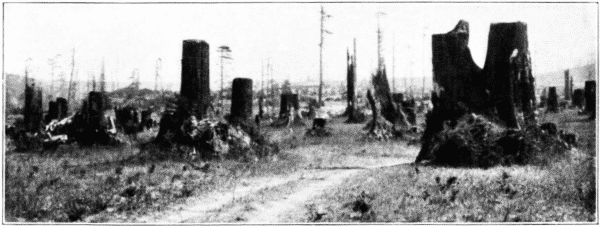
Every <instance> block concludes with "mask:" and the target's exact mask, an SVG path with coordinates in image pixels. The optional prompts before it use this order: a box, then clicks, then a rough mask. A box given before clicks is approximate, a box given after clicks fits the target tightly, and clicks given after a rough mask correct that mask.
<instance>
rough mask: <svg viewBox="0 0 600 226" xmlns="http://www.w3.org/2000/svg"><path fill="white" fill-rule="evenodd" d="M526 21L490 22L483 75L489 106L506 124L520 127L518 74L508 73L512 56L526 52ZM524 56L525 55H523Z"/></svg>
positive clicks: (510, 126) (511, 126)
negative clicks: (485, 80) (489, 99)
mask: <svg viewBox="0 0 600 226" xmlns="http://www.w3.org/2000/svg"><path fill="white" fill-rule="evenodd" d="M528 51H529V50H528V40H527V24H525V23H522V22H516V23H496V24H492V25H491V26H490V33H489V37H488V49H487V55H486V59H485V67H484V72H483V73H484V75H485V76H486V77H487V79H488V87H489V88H490V94H491V102H490V103H491V104H492V105H491V106H490V107H491V108H492V110H493V112H497V116H498V118H499V119H500V120H501V121H502V122H503V123H504V124H505V125H506V126H507V127H508V128H519V125H518V123H517V114H516V110H517V109H516V108H517V106H518V105H520V104H516V103H518V102H520V96H521V95H520V94H521V91H520V87H519V86H518V85H517V84H518V81H519V80H518V77H517V74H515V73H511V66H510V64H511V62H510V60H511V56H514V55H518V54H526V55H528ZM525 58H526V57H525Z"/></svg>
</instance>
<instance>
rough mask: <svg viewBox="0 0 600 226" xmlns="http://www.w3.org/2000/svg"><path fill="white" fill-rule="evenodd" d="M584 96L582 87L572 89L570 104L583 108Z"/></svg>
mask: <svg viewBox="0 0 600 226" xmlns="http://www.w3.org/2000/svg"><path fill="white" fill-rule="evenodd" d="M584 100H585V97H584V95H583V89H575V90H574V91H573V98H572V102H571V103H572V104H573V106H575V107H577V108H583V102H584Z"/></svg>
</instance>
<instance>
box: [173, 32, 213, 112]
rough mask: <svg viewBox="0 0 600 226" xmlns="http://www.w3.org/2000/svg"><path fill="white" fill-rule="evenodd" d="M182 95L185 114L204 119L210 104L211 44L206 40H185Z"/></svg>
mask: <svg viewBox="0 0 600 226" xmlns="http://www.w3.org/2000/svg"><path fill="white" fill-rule="evenodd" d="M180 95H181V100H180V101H181V102H180V106H179V108H180V109H179V110H180V111H182V113H183V115H194V116H196V118H198V119H202V118H203V117H204V115H205V114H206V110H207V108H208V105H209V104H210V74H209V45H208V43H206V42H205V41H202V40H184V41H183V54H182V59H181V90H180ZM184 117H185V116H184Z"/></svg>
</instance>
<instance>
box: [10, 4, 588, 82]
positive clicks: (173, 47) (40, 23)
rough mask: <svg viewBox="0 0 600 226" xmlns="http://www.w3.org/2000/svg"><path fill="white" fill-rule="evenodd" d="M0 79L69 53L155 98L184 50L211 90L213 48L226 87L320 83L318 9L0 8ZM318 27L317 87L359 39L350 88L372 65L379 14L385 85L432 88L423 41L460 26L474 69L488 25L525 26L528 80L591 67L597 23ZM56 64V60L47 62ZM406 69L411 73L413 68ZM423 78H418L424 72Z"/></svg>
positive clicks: (346, 16)
mask: <svg viewBox="0 0 600 226" xmlns="http://www.w3.org/2000/svg"><path fill="white" fill-rule="evenodd" d="M4 6H5V7H4V72H6V73H17V74H23V71H24V68H25V64H26V60H27V59H28V58H32V60H31V61H29V64H30V65H31V66H30V68H31V70H32V71H33V72H32V73H33V74H34V75H35V76H36V77H37V78H38V79H47V78H48V77H49V74H50V72H49V66H48V59H50V58H56V59H57V60H58V61H59V66H62V67H63V68H62V69H60V68H59V69H57V70H59V71H60V70H63V71H65V72H66V73H67V74H68V73H70V61H71V59H70V58H71V51H72V49H73V48H75V51H76V53H75V58H76V59H75V61H76V63H75V64H76V70H77V71H78V73H77V76H78V78H79V79H81V80H85V79H87V78H88V76H89V75H91V74H95V75H96V76H97V75H98V74H99V73H100V68H101V62H102V58H104V59H105V64H106V74H107V77H108V78H109V79H117V77H118V78H119V79H118V80H119V81H120V82H121V84H122V85H124V84H126V83H128V82H129V80H128V78H129V76H130V75H131V74H132V71H133V70H134V69H138V70H139V73H140V77H141V81H142V86H143V87H154V74H155V67H156V61H157V59H158V58H161V59H162V70H161V75H162V80H163V84H164V86H165V87H170V88H171V89H174V90H177V89H178V87H179V84H180V78H181V51H182V50H181V46H182V41H183V40H184V39H203V40H205V41H207V42H208V43H209V45H210V62H211V69H210V70H211V80H212V81H214V82H213V84H212V87H213V88H214V87H217V86H216V84H218V83H216V81H217V80H220V77H219V76H220V61H219V58H218V52H217V48H218V47H219V46H222V45H227V46H229V47H230V48H231V50H232V53H231V56H232V57H233V60H232V61H231V62H230V63H228V64H226V65H225V68H226V74H227V75H228V78H229V79H228V80H231V79H233V78H234V77H250V78H253V79H255V84H258V83H259V82H260V75H261V65H262V63H265V64H266V61H267V60H268V59H271V62H272V64H273V65H274V66H273V68H274V69H273V70H274V73H275V76H276V78H277V79H279V80H283V79H290V80H291V81H292V83H294V82H305V81H307V80H308V81H313V82H315V83H316V81H317V80H318V75H319V46H318V44H319V29H320V6H321V4H316V3H304V4H297V3H295V4H288V3H279V4H274V3H260V4H259V3H255V4H247V3H246V4H18V3H10V4H5V5H4ZM323 6H324V7H325V11H326V12H327V13H328V14H330V15H332V16H333V17H332V18H329V19H328V20H327V21H326V23H325V27H326V28H327V30H329V31H331V32H332V33H333V34H330V35H326V37H325V50H324V76H325V79H327V80H339V81H343V80H344V79H345V73H346V66H345V62H346V49H347V48H348V47H350V48H351V47H352V40H353V39H354V38H356V39H357V52H358V56H357V58H358V59H357V64H358V69H357V70H358V80H359V81H360V80H363V79H367V78H369V76H370V73H371V72H372V71H373V70H374V68H375V67H376V65H377V60H376V59H377V34H376V31H377V17H376V14H377V12H379V11H381V12H385V13H386V16H385V17H382V18H381V24H382V29H383V34H384V51H385V52H384V53H385V56H386V65H387V68H388V76H391V74H392V68H393V66H392V62H393V60H392V49H394V46H395V53H396V54H395V58H396V60H395V62H396V63H395V69H396V70H395V73H393V74H395V77H396V78H397V79H400V78H402V77H421V76H424V75H425V76H427V78H428V81H430V80H431V79H430V78H431V60H430V57H431V38H430V35H431V34H432V33H433V34H436V33H445V32H448V31H450V30H451V29H453V28H454V26H455V25H456V23H457V22H458V21H459V20H460V19H464V20H467V21H468V22H469V23H470V32H471V34H470V39H469V46H470V48H471V51H472V54H473V58H474V60H475V61H476V63H477V64H478V65H479V66H480V67H483V63H484V61H485V53H486V48H487V36H488V31H489V26H490V24H491V23H495V22H513V21H523V22H526V23H527V24H528V29H529V43H530V51H531V52H532V53H531V55H532V61H533V63H534V73H541V72H547V71H554V70H559V69H562V68H568V67H572V66H575V65H582V64H584V63H589V62H591V61H594V60H595V57H596V50H597V49H598V48H597V43H598V37H597V33H598V30H597V29H598V12H597V7H598V6H597V4H595V3H577V4H567V3H386V4H381V3H369V4H367V3H335V4H323ZM57 55H60V56H58V57H56V56H57ZM411 65H412V67H411ZM424 67H425V68H424Z"/></svg>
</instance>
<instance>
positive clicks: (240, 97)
mask: <svg viewBox="0 0 600 226" xmlns="http://www.w3.org/2000/svg"><path fill="white" fill-rule="evenodd" d="M250 117H252V79H249V78H235V79H233V84H232V85H231V114H230V121H232V122H243V121H245V120H247V119H249V118H250Z"/></svg>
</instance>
